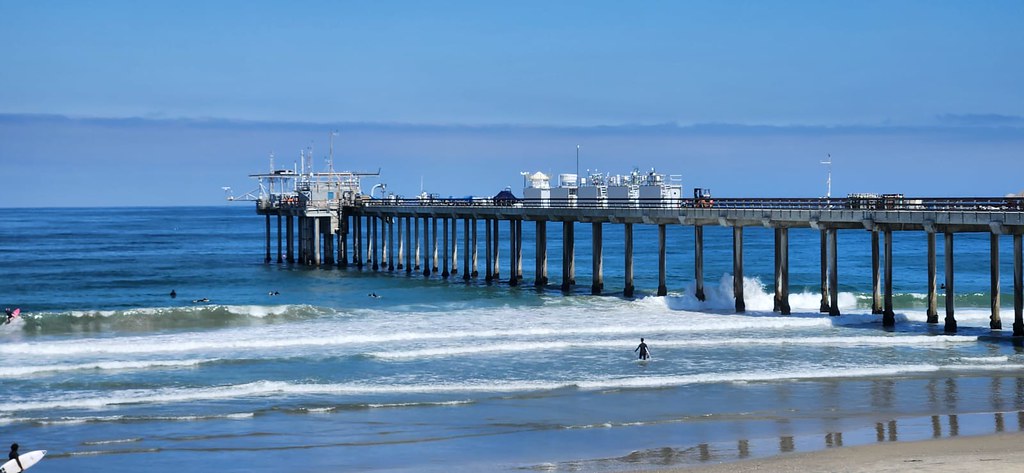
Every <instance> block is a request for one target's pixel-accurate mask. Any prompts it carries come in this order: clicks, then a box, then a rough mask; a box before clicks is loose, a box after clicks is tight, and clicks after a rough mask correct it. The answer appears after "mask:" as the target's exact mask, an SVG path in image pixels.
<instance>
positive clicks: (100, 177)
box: [0, 0, 1024, 207]
mask: <svg viewBox="0 0 1024 473" xmlns="http://www.w3.org/2000/svg"><path fill="white" fill-rule="evenodd" d="M1021 84H1024V2H1021V1H1019V0H1014V1H998V0H990V1H985V2H972V1H941V0H939V1H899V0H893V1H870V0H868V1H682V0H680V1H637V2H620V1H600V0H592V1H516V2H497V1H496V2H479V1H431V2H423V1H323V2H320V1H296V2H264V1H216V2H192V1H175V2H172V1H152V2H134V1H131V2H129V1H125V2H120V1H75V2H71V1H64V2H59V1H45V0H44V1H35V2H22V1H13V0H0V179H3V180H4V181H6V182H7V184H6V185H5V188H6V192H5V193H4V194H5V197H4V199H3V201H2V202H0V206H3V207H64V206H122V205H128V206H147V205H159V206H166V205H171V206H173V205H221V204H223V202H224V201H225V199H224V192H223V191H222V190H221V188H222V187H225V186H228V187H231V188H232V189H234V190H235V192H237V193H239V194H241V193H242V192H244V191H247V190H250V189H251V188H253V187H255V182H254V181H253V180H251V179H249V178H248V177H247V175H248V174H251V173H255V172H262V171H265V170H267V169H268V166H269V161H268V157H269V156H270V155H271V154H273V155H274V156H275V163H276V164H277V166H278V167H291V166H292V163H294V162H295V161H297V160H298V155H299V152H300V150H305V149H311V150H312V153H313V155H314V156H315V157H316V159H315V162H316V164H317V167H318V168H324V167H325V166H326V165H325V162H324V159H325V158H326V157H327V155H328V154H329V147H330V144H329V143H330V141H329V140H330V139H329V136H330V133H331V131H334V130H336V131H337V133H338V135H337V136H336V137H335V138H334V159H335V168H336V169H344V170H356V171H373V172H376V171H377V170H378V169H379V170H380V176H379V177H378V178H374V179H370V180H367V181H366V185H365V186H364V187H366V189H364V190H367V191H368V187H369V186H370V185H372V184H374V183H378V182H380V183H385V184H387V185H388V190H389V191H391V192H394V193H396V194H400V195H404V196H413V195H415V194H417V193H419V192H420V191H421V190H426V191H429V192H436V193H438V194H440V195H443V196H447V195H457V196H462V195H493V194H494V193H496V192H497V191H498V190H501V188H503V187H505V186H509V187H512V188H513V190H514V191H518V190H519V189H520V188H521V187H522V181H521V177H520V172H523V171H538V170H539V171H544V172H547V173H550V174H558V173H563V172H574V171H575V167H576V149H577V148H576V146H577V145H579V146H580V157H579V162H580V169H581V171H583V170H586V169H591V170H593V169H596V170H598V171H601V172H610V173H613V174H626V173H628V172H629V171H630V170H632V169H633V168H634V167H635V168H639V169H641V170H644V171H646V170H649V169H650V168H655V169H657V171H659V172H664V173H666V174H679V175H682V179H683V184H684V187H687V188H689V187H711V188H712V190H713V192H714V193H715V195H716V196H721V197H761V196H764V197H817V196H821V195H824V194H825V192H826V190H825V179H826V167H825V166H823V165H821V164H820V161H821V160H823V159H824V158H825V157H826V155H831V156H832V159H833V162H834V164H833V166H832V173H833V174H832V182H833V184H832V194H833V195H834V196H836V195H840V196H841V195H845V194H846V193H854V192H880V193H881V192H901V193H904V194H907V195H920V196H948V195H961V196H967V195H971V196H1000V195H1005V194H1008V193H1015V192H1021V191H1022V190H1024V179H1022V178H1021V176H1022V175H1024V173H1021V172H1020V171H1021V170H1022V169H1024V87H1022V86H1021Z"/></svg>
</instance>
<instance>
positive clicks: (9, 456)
mask: <svg viewBox="0 0 1024 473" xmlns="http://www.w3.org/2000/svg"><path fill="white" fill-rule="evenodd" d="M7 459H8V460H15V461H16V462H17V463H18V471H25V469H24V468H22V466H21V459H19V458H18V451H17V450H15V449H11V453H9V454H7Z"/></svg>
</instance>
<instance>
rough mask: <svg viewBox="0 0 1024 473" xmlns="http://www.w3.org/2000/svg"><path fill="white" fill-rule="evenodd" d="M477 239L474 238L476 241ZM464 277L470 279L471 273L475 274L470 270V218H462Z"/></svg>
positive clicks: (465, 279)
mask: <svg viewBox="0 0 1024 473" xmlns="http://www.w3.org/2000/svg"><path fill="white" fill-rule="evenodd" d="M475 241H476V239H475V238H474V243H475ZM462 246H463V250H462V279H463V280H464V281H469V278H470V277H471V276H470V275H471V274H473V273H472V272H470V270H469V256H470V251H469V219H468V218H464V219H462Z"/></svg>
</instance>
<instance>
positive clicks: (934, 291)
mask: <svg viewBox="0 0 1024 473" xmlns="http://www.w3.org/2000/svg"><path fill="white" fill-rule="evenodd" d="M925 235H927V238H928V256H927V258H928V309H927V323H930V324H937V323H939V293H938V286H939V285H938V283H937V279H936V273H937V272H938V271H937V270H936V266H937V265H936V264H935V231H928V230H925Z"/></svg>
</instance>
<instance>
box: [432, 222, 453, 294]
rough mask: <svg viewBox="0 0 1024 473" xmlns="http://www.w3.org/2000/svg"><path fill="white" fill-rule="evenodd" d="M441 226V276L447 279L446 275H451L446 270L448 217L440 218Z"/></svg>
mask: <svg viewBox="0 0 1024 473" xmlns="http://www.w3.org/2000/svg"><path fill="white" fill-rule="evenodd" d="M435 222H436V220H435ZM441 227H443V231H442V233H443V234H444V241H443V242H442V243H441V247H442V251H443V254H442V261H441V268H442V269H441V277H442V278H443V279H448V276H450V275H451V273H450V272H448V261H449V259H448V219H446V218H442V219H441Z"/></svg>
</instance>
